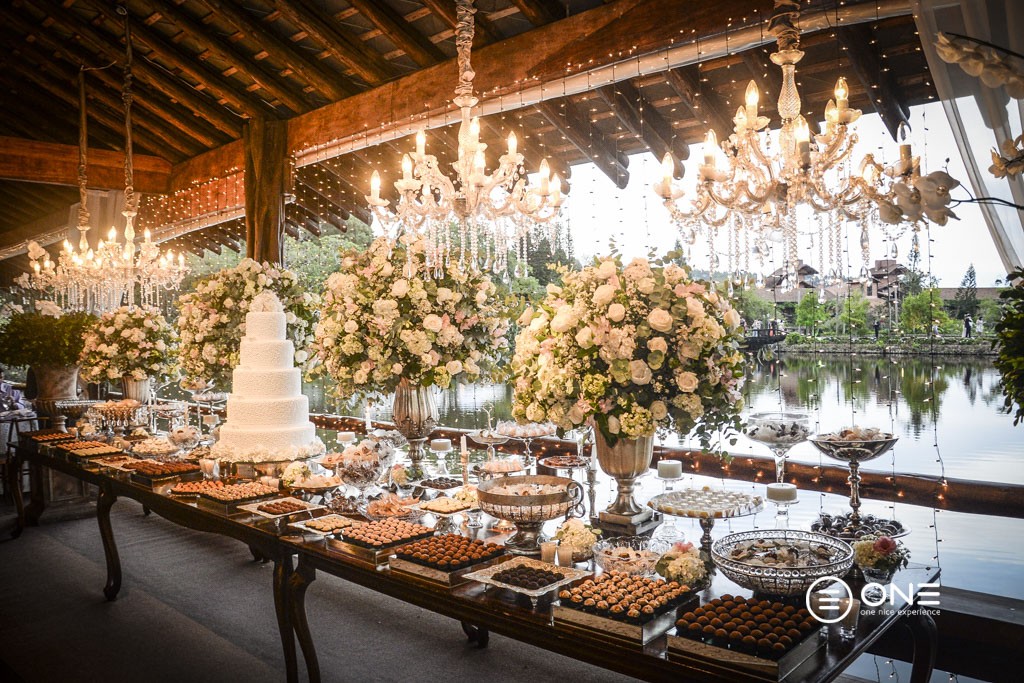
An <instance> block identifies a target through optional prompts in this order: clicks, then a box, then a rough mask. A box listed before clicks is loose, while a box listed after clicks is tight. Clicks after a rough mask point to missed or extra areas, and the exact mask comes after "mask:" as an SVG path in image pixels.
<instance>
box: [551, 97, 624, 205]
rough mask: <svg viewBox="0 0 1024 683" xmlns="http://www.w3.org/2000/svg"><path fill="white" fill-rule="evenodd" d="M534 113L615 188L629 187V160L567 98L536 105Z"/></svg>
mask: <svg viewBox="0 0 1024 683" xmlns="http://www.w3.org/2000/svg"><path fill="white" fill-rule="evenodd" d="M537 110H538V111H540V113H541V114H543V115H544V118H546V119H547V120H548V121H550V122H551V124H552V125H553V126H554V127H555V128H557V129H558V130H559V131H560V132H561V133H562V135H564V136H565V138H566V139H567V140H568V141H569V142H571V143H572V144H574V145H576V147H577V148H578V149H579V150H580V152H582V153H583V154H584V155H585V156H586V157H587V158H588V159H590V160H591V161H592V162H594V165H595V166H597V167H598V168H599V169H601V171H602V172H603V173H604V174H605V175H606V176H608V178H609V179H610V180H611V181H612V182H613V183H615V186H616V187H618V188H620V189H622V188H624V187H626V185H628V184H629V171H628V170H627V167H628V166H629V159H628V158H627V157H626V155H625V154H621V153H620V152H618V150H616V149H615V147H614V145H611V144H609V143H608V141H607V140H606V139H605V137H604V135H603V134H602V133H601V132H600V131H599V130H596V129H595V128H594V126H593V125H592V124H591V123H590V121H589V119H587V117H586V115H585V114H583V113H582V112H580V111H579V109H578V108H577V105H575V104H573V103H572V102H570V101H569V100H568V99H562V100H561V101H560V102H555V101H547V102H541V103H539V104H538V105H537Z"/></svg>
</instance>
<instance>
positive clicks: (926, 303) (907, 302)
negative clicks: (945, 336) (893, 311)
mask: <svg viewBox="0 0 1024 683" xmlns="http://www.w3.org/2000/svg"><path fill="white" fill-rule="evenodd" d="M933 323H934V324H935V325H936V326H938V329H939V332H942V333H953V332H956V330H957V328H958V324H957V322H956V321H955V320H952V319H950V317H949V314H947V313H946V311H945V310H944V309H943V308H942V299H941V298H939V290H937V289H926V290H924V291H922V292H921V293H920V294H913V295H911V296H908V297H907V298H906V299H904V300H903V305H902V306H901V310H900V326H901V327H902V328H903V331H904V332H908V333H910V334H928V333H929V332H930V331H931V329H932V324H933Z"/></svg>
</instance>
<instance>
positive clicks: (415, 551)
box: [395, 534, 505, 572]
mask: <svg viewBox="0 0 1024 683" xmlns="http://www.w3.org/2000/svg"><path fill="white" fill-rule="evenodd" d="M504 552H505V548H504V547H503V546H500V545H498V544H497V543H487V542H484V541H481V540H478V539H469V538H466V537H465V536H459V535H458V534H445V535H443V536H432V537H430V538H424V539H422V540H419V541H413V542H412V543H410V544H408V545H403V546H402V547H400V548H398V549H397V550H396V551H395V556H396V557H397V558H399V559H401V560H405V561H407V562H412V563H414V564H419V565H423V566H424V567H431V568H433V569H439V570H441V571H445V572H453V571H457V570H459V569H463V568H464V567H469V566H471V565H474V564H480V563H481V562H486V561H487V560H490V559H492V558H495V557H498V556H499V555H502V554H504Z"/></svg>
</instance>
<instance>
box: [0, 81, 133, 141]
mask: <svg viewBox="0 0 1024 683" xmlns="http://www.w3.org/2000/svg"><path fill="white" fill-rule="evenodd" d="M3 95H4V97H3V99H4V108H3V113H2V114H0V115H7V116H8V119H7V121H8V123H9V124H11V125H14V126H16V127H17V128H18V129H19V130H20V131H21V133H20V134H19V135H17V136H12V137H24V138H27V139H37V137H38V136H39V135H40V134H42V135H43V136H45V137H49V138H50V139H49V140H43V142H56V143H58V144H74V143H75V141H76V140H77V138H78V121H77V120H76V119H75V118H74V117H73V116H71V113H70V110H69V109H65V108H63V107H60V108H54V107H49V108H48V109H49V111H48V112H47V113H48V116H46V117H40V116H39V112H40V111H41V110H40V108H39V107H37V106H35V105H34V102H33V101H32V100H29V99H26V98H25V97H24V96H23V94H22V93H14V92H6V93H4V94H3ZM89 139H90V141H91V142H93V143H98V144H101V145H106V146H108V147H110V148H111V149H113V150H115V151H120V150H121V149H123V147H122V145H123V143H124V136H117V135H114V134H113V133H111V132H110V131H108V130H106V129H105V128H101V127H99V126H93V127H91V128H90V129H89ZM90 148H91V147H90Z"/></svg>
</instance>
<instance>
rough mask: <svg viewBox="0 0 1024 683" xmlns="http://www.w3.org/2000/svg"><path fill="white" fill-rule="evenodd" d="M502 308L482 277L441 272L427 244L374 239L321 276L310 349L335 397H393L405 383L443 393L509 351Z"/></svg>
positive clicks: (486, 371) (481, 374)
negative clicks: (323, 284)
mask: <svg viewBox="0 0 1024 683" xmlns="http://www.w3.org/2000/svg"><path fill="white" fill-rule="evenodd" d="M506 314H507V310H506V306H505V302H504V301H503V300H502V299H501V298H500V297H499V295H498V291H497V288H496V287H495V285H494V283H493V282H491V281H490V279H488V278H487V277H485V276H483V275H481V274H477V273H472V272H467V271H460V270H458V269H457V268H455V267H452V268H449V269H446V271H445V272H444V273H443V274H438V273H436V272H434V271H433V269H432V268H428V267H427V264H426V258H425V251H424V243H423V240H422V239H421V238H419V237H416V236H413V235H404V236H402V237H401V238H400V239H399V240H398V241H397V242H396V241H394V240H391V239H390V238H387V237H379V238H377V239H376V240H374V241H373V242H372V243H371V244H370V246H369V247H368V248H367V249H365V250H363V251H350V252H347V253H345V254H343V255H342V259H341V270H340V271H339V272H337V273H334V274H332V275H331V276H330V277H329V278H328V279H327V287H326V291H325V293H324V301H323V306H322V308H321V309H320V321H319V322H318V323H317V326H316V332H315V343H314V349H315V353H316V355H317V358H318V359H319V361H320V363H321V364H320V366H319V368H318V371H322V372H324V373H326V374H327V375H329V376H330V377H331V378H332V379H333V380H334V382H335V383H336V386H335V393H336V394H337V395H338V396H339V397H341V398H349V397H352V396H366V395H368V394H372V393H375V392H383V393H388V392H392V391H394V390H395V388H396V387H397V386H398V384H399V382H400V381H401V379H402V378H406V379H408V380H409V381H410V382H411V383H412V384H414V385H418V386H437V387H448V386H450V384H451V383H452V382H453V381H456V382H475V381H477V380H479V379H481V378H488V377H491V376H492V371H493V369H494V368H495V367H497V366H498V363H499V361H500V359H501V358H502V357H503V356H504V355H505V354H506V353H507V349H508V340H507V339H506V335H507V333H508V328H509V323H508V320H507V319H506Z"/></svg>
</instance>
